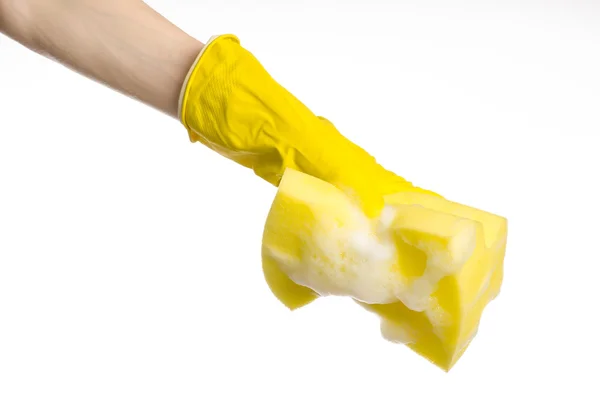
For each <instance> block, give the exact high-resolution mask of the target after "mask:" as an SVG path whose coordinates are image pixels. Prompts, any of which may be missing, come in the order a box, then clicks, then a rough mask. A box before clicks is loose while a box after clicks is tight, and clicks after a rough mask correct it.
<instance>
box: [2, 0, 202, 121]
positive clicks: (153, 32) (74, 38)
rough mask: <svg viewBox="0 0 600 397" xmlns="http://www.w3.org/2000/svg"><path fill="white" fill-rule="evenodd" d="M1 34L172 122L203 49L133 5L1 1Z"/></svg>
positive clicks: (129, 0)
mask: <svg viewBox="0 0 600 397" xmlns="http://www.w3.org/2000/svg"><path fill="white" fill-rule="evenodd" d="M0 4H3V5H0V29H3V30H4V32H6V33H7V34H8V35H9V36H11V37H13V38H14V39H15V40H17V41H19V42H20V43H21V44H23V45H25V46H26V47H28V48H30V49H32V50H34V51H36V52H38V53H40V54H42V55H44V56H47V57H49V58H52V59H55V60H57V61H58V62H60V63H62V64H64V65H65V66H67V67H70V68H71V69H74V70H76V71H77V72H80V73H81V74H83V75H85V76H88V77H90V78H92V79H94V80H97V81H99V82H102V83H104V84H105V85H107V86H109V87H111V88H113V89H115V90H117V91H120V92H122V93H124V94H126V95H129V96H131V97H135V98H137V99H138V100H140V101H142V102H144V103H146V104H148V105H150V106H153V107H155V108H157V109H159V110H161V111H163V112H165V113H167V114H170V115H172V116H176V113H177V103H178V98H179V92H180V90H181V86H182V84H183V82H184V80H185V76H186V74H187V72H188V70H189V68H190V66H191V65H192V63H193V61H194V59H195V58H196V56H197V55H198V53H199V52H200V50H201V49H202V46H203V44H202V43H200V42H199V41H197V40H195V39H194V38H192V37H190V36H189V35H187V34H186V33H184V32H183V31H182V30H181V29H179V28H177V27H176V26H174V25H173V24H171V23H170V22H169V21H167V20H166V19H165V18H164V17H162V16H161V15H160V14H158V13H157V12H155V11H154V10H152V9H151V8H150V7H149V6H147V5H146V4H145V3H144V2H142V1H139V0H0Z"/></svg>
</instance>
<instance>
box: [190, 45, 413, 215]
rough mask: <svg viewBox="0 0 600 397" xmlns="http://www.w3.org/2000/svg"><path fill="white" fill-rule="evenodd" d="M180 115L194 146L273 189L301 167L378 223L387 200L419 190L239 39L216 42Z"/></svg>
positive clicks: (198, 65)
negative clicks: (312, 106) (304, 99)
mask: <svg viewBox="0 0 600 397" xmlns="http://www.w3.org/2000/svg"><path fill="white" fill-rule="evenodd" d="M180 116H181V121H182V123H183V124H184V125H185V127H186V128H187V130H188V132H189V135H190V139H191V140H192V141H199V142H202V143H203V144H204V145H206V146H208V147H210V148H211V149H213V150H215V151H217V152H219V153H220V154H222V155H223V156H225V157H227V158H229V159H231V160H233V161H236V162H237V163H239V164H241V165H243V166H245V167H248V168H251V169H253V170H254V172H255V173H256V174H257V175H258V176H260V177H261V178H263V179H265V180H267V181H268V182H270V183H272V184H273V185H275V186H277V185H278V184H279V181H280V180H281V177H282V175H283V173H284V171H285V169H286V168H293V169H296V170H299V171H302V172H304V173H307V174H310V175H312V176H315V177H317V178H319V179H322V180H325V181H327V182H329V183H331V184H333V185H335V186H336V187H338V188H340V189H341V190H343V191H345V192H347V193H348V194H349V195H350V196H351V197H353V198H355V199H356V201H357V202H358V203H359V204H360V205H361V207H362V208H363V210H364V211H365V212H366V213H367V214H368V215H370V216H375V215H377V214H378V212H379V211H380V210H381V209H382V207H383V196H384V195H385V194H389V193H393V192H396V191H400V190H408V189H416V188H414V187H413V186H412V185H411V184H410V183H409V182H407V181H406V180H405V179H403V178H401V177H399V176H397V175H395V174H394V173H392V172H390V171H388V170H386V169H385V168H384V167H382V166H381V165H380V164H378V163H377V162H376V160H375V159H374V158H373V157H372V156H371V155H369V154H368V153H367V152H366V151H365V150H363V149H362V148H360V147H359V146H357V145H356V144H354V143H353V142H351V141H349V140H348V139H346V138H345V137H344V136H343V135H342V134H340V132H339V131H338V130H337V129H336V128H335V126H334V125H333V124H332V123H331V122H329V121H328V120H327V119H325V118H323V117H319V116H316V115H315V114H313V113H312V112H311V111H310V110H309V109H308V108H307V107H306V106H304V105H303V104H302V103H301V102H300V101H299V100H298V99H297V98H295V97H294V96H293V95H292V94H290V93H289V92H288V91H287V90H286V89H285V88H283V87H282V86H281V85H279V84H278V83H277V82H276V81H275V80H274V79H273V78H272V77H271V76H270V75H269V74H268V72H267V71H266V70H265V69H264V68H263V67H262V65H261V64H260V63H259V62H258V60H257V59H256V58H255V57H254V56H253V55H252V54H251V53H250V52H249V51H247V50H245V49H244V48H243V47H242V46H241V45H240V42H239V40H238V38H237V37H235V36H233V35H224V36H219V37H217V38H215V39H212V40H211V41H210V42H209V43H207V45H206V46H205V48H204V50H203V52H202V53H201V54H200V55H199V57H198V59H197V61H196V62H195V64H194V65H193V67H192V69H191V71H190V74H189V76H188V79H187V80H186V84H184V90H183V92H182V98H181V104H180Z"/></svg>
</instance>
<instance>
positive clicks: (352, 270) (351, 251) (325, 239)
mask: <svg viewBox="0 0 600 397" xmlns="http://www.w3.org/2000/svg"><path fill="white" fill-rule="evenodd" d="M352 214H353V219H351V220H349V221H348V222H345V223H343V224H341V225H340V224H338V225H331V224H330V223H327V224H325V223H320V224H317V225H316V226H315V227H312V228H311V235H310V236H305V240H306V241H305V244H304V247H303V249H302V252H301V255H299V256H298V257H296V256H292V255H288V254H283V253H281V252H275V251H274V250H271V255H272V256H273V257H274V258H276V260H277V261H278V263H279V265H280V267H281V269H282V270H283V271H284V272H285V273H286V274H287V275H288V276H289V277H290V278H291V279H292V280H293V281H294V282H295V283H297V284H300V285H303V286H306V287H308V288H311V289H312V290H314V291H315V292H317V293H318V294H319V295H321V296H327V295H338V296H350V297H352V298H354V299H356V300H359V301H362V302H365V303H370V304H386V303H394V302H398V301H400V302H402V303H403V304H404V305H406V306H407V307H408V308H409V309H411V310H413V311H419V312H422V311H425V312H426V313H427V314H428V315H431V316H432V317H435V318H438V319H441V318H442V317H443V314H442V313H439V312H436V313H434V312H432V310H434V308H433V306H432V301H431V295H432V294H433V293H434V292H435V290H436V288H437V284H438V282H439V281H440V280H441V279H442V278H443V277H444V276H446V275H447V274H449V273H451V272H453V271H457V270H458V269H459V268H460V266H461V265H462V264H463V263H464V262H465V261H466V260H467V259H468V258H469V256H470V255H471V252H472V250H473V246H474V244H473V241H474V229H471V228H469V227H466V228H465V227H462V226H464V225H457V234H456V236H455V237H454V239H453V240H452V241H450V246H449V247H448V248H444V247H439V246H435V245H434V244H429V245H428V244H427V243H426V242H418V243H417V246H416V247H417V248H418V249H421V250H423V251H424V252H425V253H426V254H427V262H426V268H425V271H424V273H423V274H422V275H421V276H420V277H414V278H410V279H408V278H406V277H404V276H403V275H402V273H401V272H399V271H398V269H397V267H398V259H399V258H398V252H397V248H396V242H395V236H394V234H393V233H394V231H393V230H392V229H391V225H392V223H393V221H394V219H395V217H396V209H395V208H393V207H386V208H384V210H383V211H382V213H381V216H380V217H379V218H378V219H376V220H371V219H368V218H367V217H366V216H365V215H364V214H363V213H362V212H361V211H360V210H359V209H358V208H356V209H354V210H353V211H352ZM317 222H328V221H327V220H318V221H317ZM329 222H330V220H329ZM459 226H460V227H459ZM396 238H397V236H396ZM404 241H405V242H406V243H408V244H410V242H409V241H408V240H407V239H405V240H404ZM413 244H415V243H413ZM435 310H437V309H435ZM387 329H389V327H387ZM390 332H391V331H390ZM395 338H396V337H395ZM397 338H398V339H403V338H404V337H402V338H400V337H399V336H397Z"/></svg>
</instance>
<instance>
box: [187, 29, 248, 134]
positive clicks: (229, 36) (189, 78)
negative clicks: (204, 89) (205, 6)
mask: <svg viewBox="0 0 600 397" xmlns="http://www.w3.org/2000/svg"><path fill="white" fill-rule="evenodd" d="M221 39H231V40H233V41H235V42H237V43H238V44H239V43H240V40H239V39H238V37H237V36H235V35H232V34H223V35H214V36H211V37H210V39H209V40H208V41H207V42H206V44H205V45H204V47H202V50H201V51H200V53H199V54H198V56H197V57H196V59H195V60H194V63H193V64H192V66H191V67H190V70H189V71H188V73H187V75H186V77H185V80H184V81H183V85H182V86H181V91H180V93H179V102H178V105H177V114H178V116H179V120H180V121H181V123H183V125H184V126H185V127H186V128H188V125H187V123H186V121H185V116H186V114H185V109H186V106H185V105H186V102H187V99H188V94H189V91H190V84H189V82H190V81H192V80H193V79H195V74H196V72H197V70H198V67H197V66H198V64H199V63H200V60H201V59H202V55H204V53H205V52H206V51H207V50H208V49H209V47H211V46H212V45H213V44H214V42H215V41H220V40H221ZM188 129H189V128H188Z"/></svg>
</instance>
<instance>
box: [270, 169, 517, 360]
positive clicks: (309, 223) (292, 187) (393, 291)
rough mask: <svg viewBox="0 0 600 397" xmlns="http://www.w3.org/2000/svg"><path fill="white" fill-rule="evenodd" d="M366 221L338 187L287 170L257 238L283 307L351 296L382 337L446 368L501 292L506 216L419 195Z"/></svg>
mask: <svg viewBox="0 0 600 397" xmlns="http://www.w3.org/2000/svg"><path fill="white" fill-rule="evenodd" d="M385 203H386V206H385V208H384V210H383V211H382V213H381V215H380V216H379V217H378V218H376V219H369V218H367V217H366V216H365V215H364V214H363V213H362V212H361V211H360V210H359V209H358V208H357V207H356V206H355V205H354V204H353V203H352V202H351V200H350V199H349V198H348V197H347V196H346V195H345V194H344V193H343V192H342V191H340V190H338V189H337V188H336V187H334V186H333V185H330V184H328V183H326V182H324V181H322V180H320V179H317V178H314V177H312V176H309V175H307V174H303V173H301V172H298V171H294V170H291V169H288V170H286V172H285V174H284V176H283V179H282V181H281V183H280V185H279V189H278V192H277V195H276V197H275V200H274V202H273V204H272V207H271V210H270V212H269V215H268V217H267V221H266V224H265V229H264V235H263V248H262V260H263V271H264V274H265V278H266V281H267V283H268V285H269V287H270V289H271V291H272V292H273V293H274V295H275V296H276V297H277V298H278V299H279V300H280V301H281V302H282V303H283V304H285V305H286V306H287V307H288V308H290V309H296V308H299V307H302V306H304V305H306V304H308V303H310V302H311V301H313V300H314V299H316V298H317V297H319V296H327V295H336V296H348V297H350V298H352V299H354V300H355V301H356V302H357V303H358V304H359V305H361V306H362V307H364V308H365V309H367V310H370V311H372V312H374V313H376V314H378V315H379V316H380V318H381V332H382V334H383V336H384V337H385V338H386V339H387V340H390V341H393V342H399V343H405V344H406V345H408V346H409V347H410V348H411V349H413V350H414V351H416V352H417V353H419V354H420V355H422V356H424V357H425V358H427V359H429V360H430V361H431V362H433V363H434V364H436V365H437V366H439V367H440V368H442V369H444V370H446V371H448V370H449V369H450V368H451V367H452V366H453V365H454V364H455V363H456V361H457V360H458V359H459V358H460V356H461V355H462V354H463V352H464V350H465V349H466V347H467V346H468V345H469V342H470V341H471V340H472V338H473V337H474V336H475V333H476V332H477V328H478V326H479V321H480V318H481V314H482V312H483V309H484V308H485V306H486V305H487V303H488V302H489V301H490V300H492V299H493V298H494V297H495V296H496V295H497V294H498V293H499V291H500V285H501V283H502V277H503V272H502V266H503V261H504V253H505V249H506V235H507V222H506V219H504V218H502V217H500V216H497V215H494V214H490V213H487V212H484V211H481V210H477V209H474V208H470V207H467V206H464V205H461V204H457V203H454V202H451V201H448V200H446V199H444V198H441V197H437V196H433V195H428V194H423V193H419V192H413V191H411V192H401V193H395V194H392V195H389V196H387V197H386V198H385Z"/></svg>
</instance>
